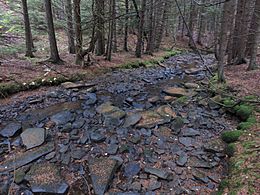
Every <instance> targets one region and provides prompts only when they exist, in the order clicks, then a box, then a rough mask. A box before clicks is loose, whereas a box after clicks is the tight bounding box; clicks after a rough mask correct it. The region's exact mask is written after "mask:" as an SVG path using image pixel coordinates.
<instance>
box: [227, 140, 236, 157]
mask: <svg viewBox="0 0 260 195" xmlns="http://www.w3.org/2000/svg"><path fill="white" fill-rule="evenodd" d="M235 152H236V145H235V144H234V143H230V144H228V145H227V147H226V148H225V153H226V154H227V155H228V156H229V157H232V156H234V154H235Z"/></svg>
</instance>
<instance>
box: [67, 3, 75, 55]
mask: <svg viewBox="0 0 260 195" xmlns="http://www.w3.org/2000/svg"><path fill="white" fill-rule="evenodd" d="M65 3H66V4H65V11H66V16H67V34H68V49H69V53H72V54H75V52H76V51H75V40H74V36H75V35H74V27H73V17H72V3H71V0H66V2H65Z"/></svg>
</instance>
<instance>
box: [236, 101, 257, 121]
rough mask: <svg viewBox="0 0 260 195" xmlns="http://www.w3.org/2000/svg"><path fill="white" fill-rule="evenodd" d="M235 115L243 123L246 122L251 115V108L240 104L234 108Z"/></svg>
mask: <svg viewBox="0 0 260 195" xmlns="http://www.w3.org/2000/svg"><path fill="white" fill-rule="evenodd" d="M235 111H236V115H237V116H238V117H239V118H240V119H241V120H243V121H246V120H247V119H248V118H249V117H250V116H251V114H252V113H253V107H252V106H250V105H246V104H242V105H237V106H235Z"/></svg>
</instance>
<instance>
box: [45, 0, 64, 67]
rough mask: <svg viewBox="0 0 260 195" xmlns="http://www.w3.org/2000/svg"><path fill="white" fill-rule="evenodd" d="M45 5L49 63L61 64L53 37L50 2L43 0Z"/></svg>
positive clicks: (49, 0)
mask: <svg viewBox="0 0 260 195" xmlns="http://www.w3.org/2000/svg"><path fill="white" fill-rule="evenodd" d="M44 2H45V3H44V4H45V12H46V22H47V28H48V36H49V44H50V54H51V55H50V58H49V61H51V62H52V63H62V60H61V59H60V56H59V52H58V47H57V41H56V37H55V29H54V24H53V16H52V3H51V0H44Z"/></svg>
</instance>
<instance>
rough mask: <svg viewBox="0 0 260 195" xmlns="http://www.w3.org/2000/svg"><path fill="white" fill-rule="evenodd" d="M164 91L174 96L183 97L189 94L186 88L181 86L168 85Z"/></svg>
mask: <svg viewBox="0 0 260 195" xmlns="http://www.w3.org/2000/svg"><path fill="white" fill-rule="evenodd" d="M163 92H164V93H166V94H167V95H170V96H173V97H182V96H187V95H188V93H187V92H186V90H185V89H183V88H179V87H168V88H166V89H164V90H163Z"/></svg>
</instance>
